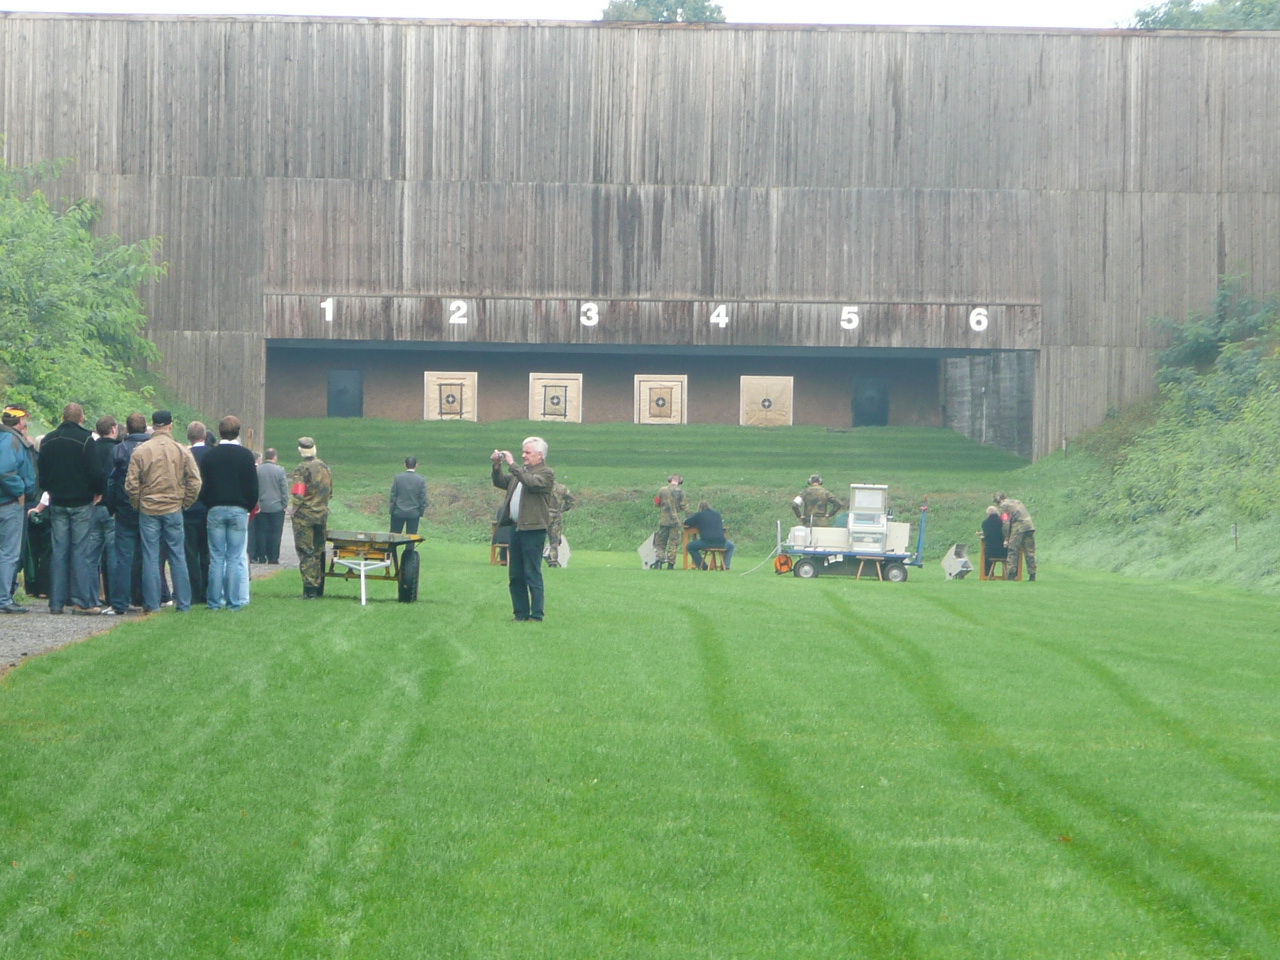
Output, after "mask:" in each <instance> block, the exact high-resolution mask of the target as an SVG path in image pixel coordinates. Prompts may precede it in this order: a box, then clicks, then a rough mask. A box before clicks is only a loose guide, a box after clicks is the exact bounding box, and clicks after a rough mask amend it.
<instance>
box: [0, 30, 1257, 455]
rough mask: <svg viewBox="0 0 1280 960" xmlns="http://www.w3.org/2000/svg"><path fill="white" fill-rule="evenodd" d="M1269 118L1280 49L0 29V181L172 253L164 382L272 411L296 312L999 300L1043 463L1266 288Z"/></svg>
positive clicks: (1098, 34) (1102, 37) (491, 33)
mask: <svg viewBox="0 0 1280 960" xmlns="http://www.w3.org/2000/svg"><path fill="white" fill-rule="evenodd" d="M1277 102H1280V35H1277V34H1232V35H1221V34H1149V33H1138V32H1126V31H1078V32H1071V31H1048V32H1045V31H1039V32H1036V31H1027V30H992V29H986V30H979V29H960V28H945V29H944V28H907V29H903V28H899V29H891V28H856V27H817V28H815V27H794V26H779V27H760V26H735V25H711V26H707V25H677V26H670V25H666V26H659V25H624V24H548V23H461V22H449V21H412V22H410V21H370V20H336V19H332V20H331V19H323V20H311V21H307V20H302V19H289V18H266V17H259V18H249V17H213V18H176V17H144V16H136V17H129V16H113V15H100V16H80V15H66V16H63V15H53V14H0V134H3V136H4V138H5V139H4V144H3V148H2V149H3V154H4V156H5V158H6V160H7V161H8V162H10V163H14V164H17V163H24V162H28V161H32V160H38V159H44V158H48V157H57V156H71V157H75V158H76V160H77V167H76V171H75V172H74V173H73V174H72V175H71V176H70V177H68V179H67V181H66V182H65V184H63V185H61V186H65V188H66V189H67V190H68V191H69V192H74V191H85V192H89V193H92V194H93V195H95V196H97V197H99V198H101V199H103V201H104V203H105V205H106V218H105V222H104V228H105V229H107V230H111V231H115V232H119V233H120V234H121V235H122V236H124V237H125V238H126V239H136V238H138V237H142V236H149V235H161V236H163V237H164V239H165V257H166V259H167V260H168V261H169V262H170V264H171V272H170V276H169V278H168V279H167V280H166V281H165V282H164V283H163V284H161V285H159V286H158V287H157V288H155V289H154V290H153V291H151V292H150V293H149V305H150V309H151V311H152V317H153V328H154V330H155V332H156V338H157V340H158V342H160V343H161V344H162V346H165V347H167V353H166V361H165V372H166V373H167V375H168V376H169V377H170V378H172V379H173V380H174V381H175V382H178V383H180V384H181V385H182V387H183V389H184V390H186V391H188V394H189V396H190V397H191V398H192V399H193V402H197V403H199V404H220V403H233V402H235V403H239V404H240V410H241V412H242V413H243V414H244V415H245V416H246V418H248V419H249V420H250V421H254V420H256V421H257V422H260V421H261V417H262V410H263V407H262V404H263V399H262V390H261V389H260V387H259V386H257V385H258V384H260V383H261V381H262V379H263V376H264V373H265V337H266V336H267V323H268V322H272V323H274V322H275V320H272V319H271V318H270V317H269V316H268V313H269V310H270V308H271V305H272V304H282V303H286V302H289V300H290V298H313V297H314V298H319V297H327V296H338V297H344V296H345V297H357V296H359V297H390V298H432V297H437V298H438V297H470V298H476V299H486V298H487V299H492V300H501V301H515V300H520V299H526V300H530V301H535V300H537V301H543V300H563V301H565V302H573V303H579V302H581V301H583V300H585V299H606V300H611V301H617V302H627V301H650V302H656V303H669V304H671V305H672V306H671V309H670V310H665V311H664V310H658V311H656V312H655V313H654V314H653V316H652V317H649V318H647V319H642V321H641V322H642V329H640V330H639V331H638V332H637V333H636V334H635V336H636V337H637V342H665V340H668V339H670V340H671V341H673V342H686V341H687V340H688V339H689V335H688V331H687V330H685V329H684V328H683V327H682V326H680V325H681V324H683V323H686V322H689V321H688V320H687V317H688V316H689V315H690V314H689V311H690V310H693V309H694V307H693V306H692V305H697V304H703V303H707V302H717V301H735V302H747V301H763V302H768V303H771V304H779V305H781V306H780V307H779V310H780V311H782V313H783V314H785V313H786V311H788V310H790V311H791V312H792V314H797V313H798V314H803V312H804V311H805V310H807V309H810V306H809V305H812V304H815V303H816V304H842V303H852V304H871V303H879V304H895V303H896V304H914V305H922V306H927V305H931V304H932V305H936V304H1007V305H1011V306H1022V307H1025V308H1028V309H1032V310H1034V311H1035V315H1036V317H1037V325H1036V329H1035V330H1034V331H1033V335H1034V337H1035V338H1036V339H1038V341H1039V342H1038V344H1033V346H1038V349H1039V354H1038V361H1037V368H1036V376H1035V398H1034V408H1035V409H1034V416H1033V430H1034V436H1035V442H1034V451H1035V453H1036V454H1042V453H1044V452H1046V451H1048V450H1052V449H1056V448H1057V446H1058V445H1059V444H1060V442H1061V440H1062V439H1063V438H1065V437H1069V436H1072V435H1074V434H1075V433H1078V432H1079V431H1080V430H1081V429H1083V428H1084V427H1085V426H1087V425H1088V424H1090V423H1092V422H1096V421H1097V420H1098V419H1100V418H1101V417H1102V416H1103V415H1105V413H1106V411H1107V409H1108V408H1110V407H1113V406H1116V405H1118V404H1119V403H1122V402H1123V401H1124V400H1126V399H1129V398H1131V397H1133V396H1137V395H1140V394H1142V393H1144V392H1146V391H1147V390H1149V389H1150V387H1151V382H1150V376H1149V375H1150V372H1151V369H1152V351H1153V349H1154V348H1155V347H1156V346H1157V344H1156V343H1155V342H1154V341H1153V338H1152V332H1151V329H1150V325H1149V318H1150V317H1152V316H1154V315H1161V314H1164V315H1182V314H1185V313H1186V312H1188V311H1190V310H1194V309H1197V308H1200V307H1202V306H1203V305H1205V304H1207V303H1208V301H1209V298H1210V297H1211V295H1212V291H1213V288H1214V284H1215V280H1216V277H1217V275H1218V274H1219V273H1221V272H1224V271H1231V272H1239V273H1245V274H1248V275H1249V276H1250V277H1251V278H1252V283H1253V286H1254V288H1255V289H1257V290H1259V291H1269V290H1274V289H1277V288H1280V255H1278V251H1280V153H1278V152H1277V151H1276V149H1275V145H1276V143H1277V142H1280V135H1278V134H1280V131H1278V130H1277V125H1278V121H1277V112H1276V110H1275V106H1274V105H1275V104H1276V103H1277ZM530 309H533V308H532V307H530ZM379 322H381V321H379ZM521 329H524V328H521ZM811 329H812V328H811V327H810V326H809V325H806V324H803V323H800V324H792V325H791V326H790V327H789V328H787V329H786V330H782V329H781V327H777V328H775V327H770V326H768V325H767V324H766V326H765V327H762V328H760V331H758V334H759V335H761V336H763V335H772V334H773V333H774V332H779V335H780V336H782V335H785V336H791V337H793V338H794V339H793V340H791V341H789V342H792V343H796V344H804V343H808V342H810V340H809V339H807V338H809V337H810V332H809V331H811ZM894 336H895V337H897V338H900V339H901V341H902V343H903V345H904V346H911V345H913V343H912V340H911V333H910V331H909V330H907V331H905V333H904V332H903V331H898V332H897V333H895V334H894ZM928 336H929V334H928V333H927V331H925V330H923V329H922V330H921V332H920V340H921V343H920V344H915V345H923V343H924V341H925V340H926V339H927V338H928ZM698 342H701V341H698ZM816 342H822V341H821V340H820V339H819V340H818V341H816ZM989 346H994V344H989ZM1020 346H1026V344H1025V343H1021V342H1020ZM175 351H178V352H180V353H181V354H182V355H180V356H179V355H177V354H176V353H175ZM187 351H197V352H198V354H199V355H198V356H194V357H193V356H190V355H188V354H187Z"/></svg>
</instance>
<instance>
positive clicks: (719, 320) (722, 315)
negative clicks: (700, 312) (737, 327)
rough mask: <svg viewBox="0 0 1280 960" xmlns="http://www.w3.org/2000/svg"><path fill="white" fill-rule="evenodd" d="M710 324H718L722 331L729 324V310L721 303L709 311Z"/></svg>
mask: <svg viewBox="0 0 1280 960" xmlns="http://www.w3.org/2000/svg"><path fill="white" fill-rule="evenodd" d="M711 322H712V323H714V324H718V325H719V327H720V329H721V330H723V329H724V328H725V327H726V326H728V324H729V308H728V307H726V306H725V305H724V304H723V303H722V304H720V306H718V307H716V308H715V309H714V310H712V311H711Z"/></svg>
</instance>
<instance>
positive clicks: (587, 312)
mask: <svg viewBox="0 0 1280 960" xmlns="http://www.w3.org/2000/svg"><path fill="white" fill-rule="evenodd" d="M578 319H579V320H580V321H582V325H583V326H584V327H594V326H595V325H596V324H597V323H599V322H600V305H599V304H597V303H584V304H583V305H582V313H581V314H579V316H578Z"/></svg>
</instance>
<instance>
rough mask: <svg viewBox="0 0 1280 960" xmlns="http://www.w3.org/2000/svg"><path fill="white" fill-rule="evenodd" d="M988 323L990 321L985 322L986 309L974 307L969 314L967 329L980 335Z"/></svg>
mask: <svg viewBox="0 0 1280 960" xmlns="http://www.w3.org/2000/svg"><path fill="white" fill-rule="evenodd" d="M989 322H990V321H988V320H987V308H986V307H975V308H974V311H973V312H972V313H971V314H969V329H970V330H972V331H973V332H974V333H981V332H982V331H983V330H985V329H987V324H988V323H989Z"/></svg>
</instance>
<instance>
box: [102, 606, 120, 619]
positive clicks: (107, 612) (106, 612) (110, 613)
mask: <svg viewBox="0 0 1280 960" xmlns="http://www.w3.org/2000/svg"><path fill="white" fill-rule="evenodd" d="M102 616H104V617H118V616H120V614H118V613H117V612H116V608H115V607H103V608H102Z"/></svg>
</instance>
